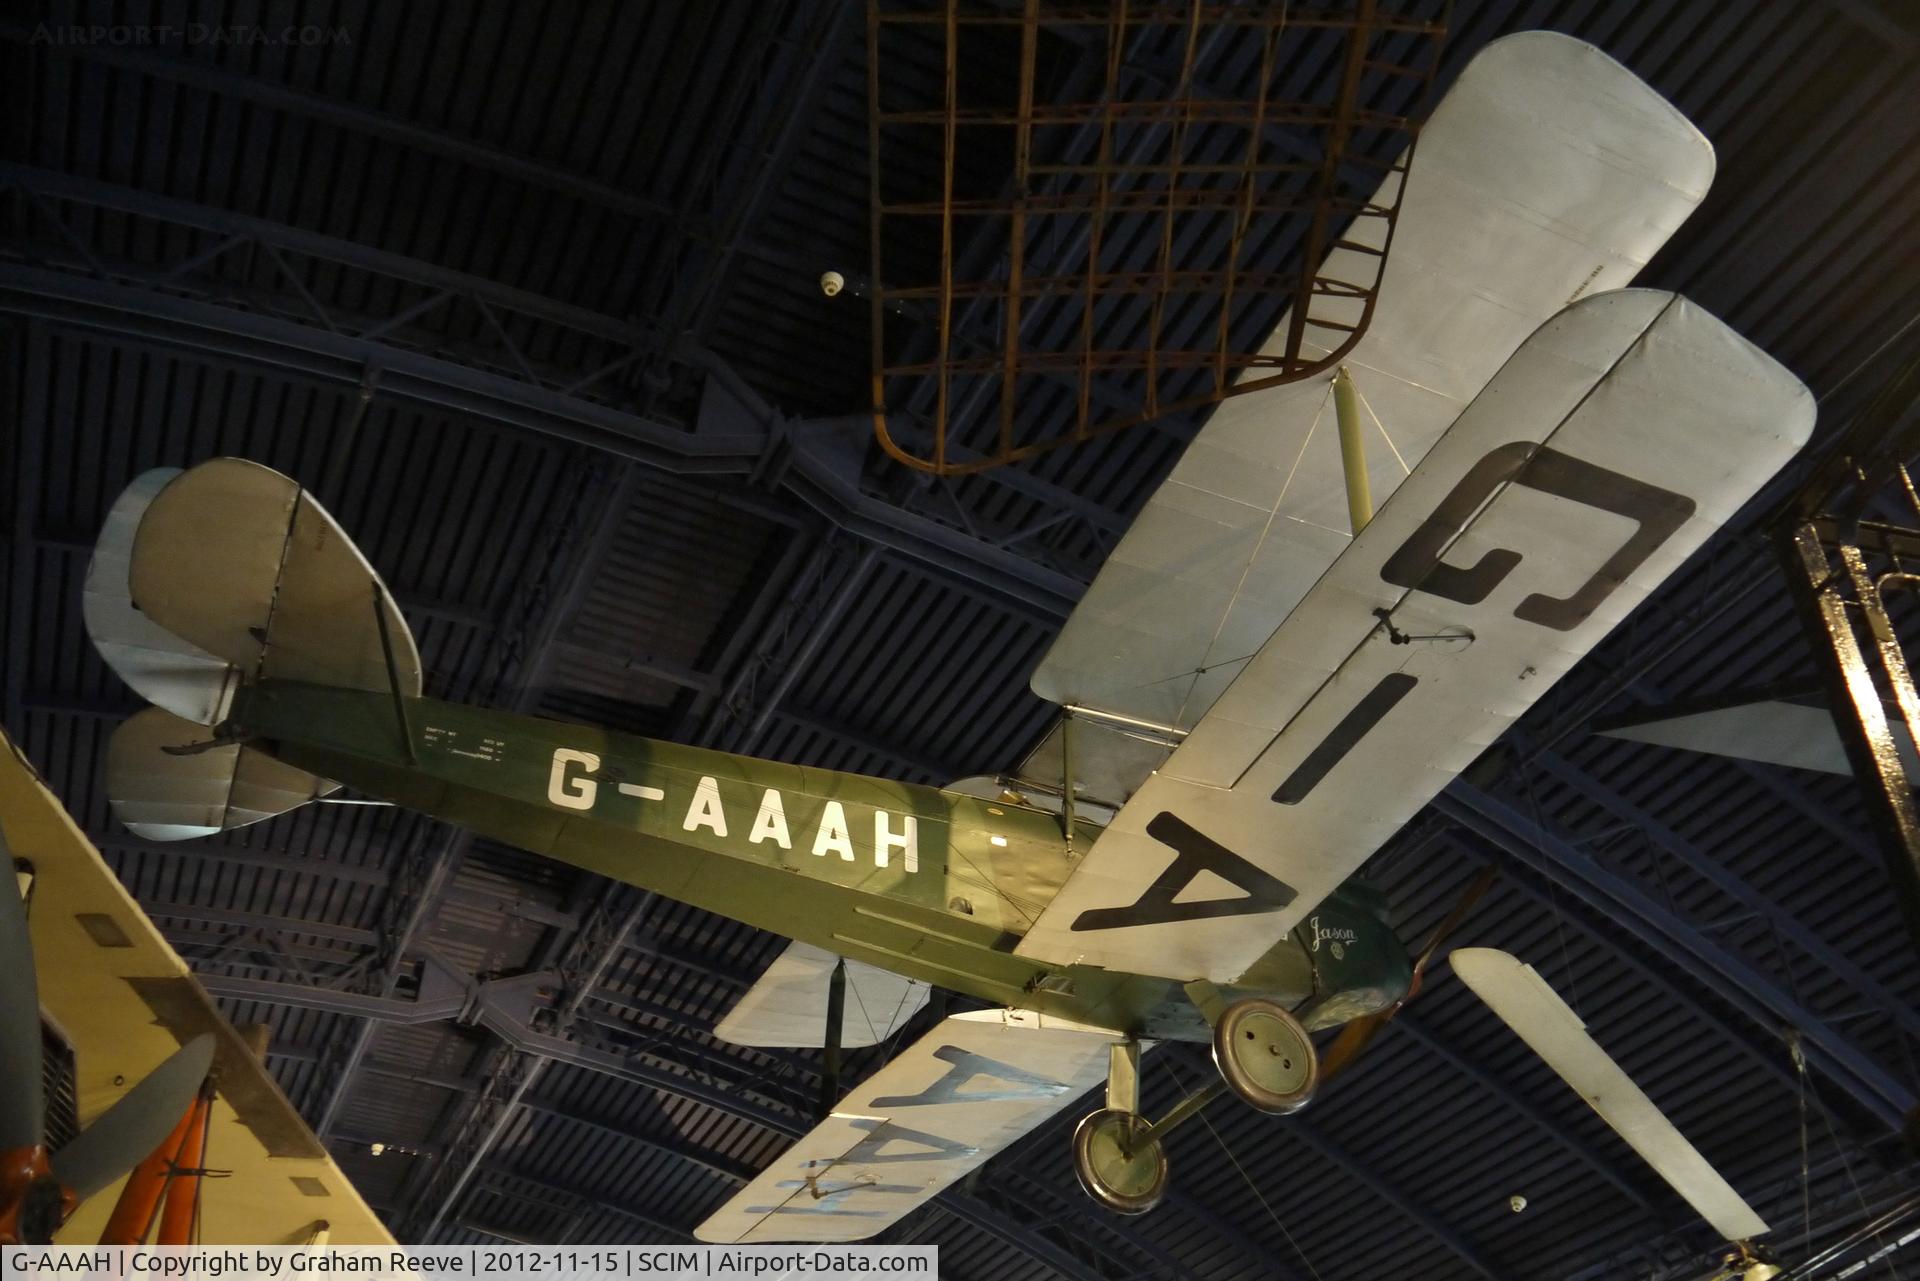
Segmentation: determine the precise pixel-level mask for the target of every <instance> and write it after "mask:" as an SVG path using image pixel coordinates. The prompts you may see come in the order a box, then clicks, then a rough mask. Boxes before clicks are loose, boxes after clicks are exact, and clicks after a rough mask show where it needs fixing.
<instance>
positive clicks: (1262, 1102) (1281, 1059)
mask: <svg viewBox="0 0 1920 1281" xmlns="http://www.w3.org/2000/svg"><path fill="white" fill-rule="evenodd" d="M1255 1055H1259V1056H1261V1057H1259V1058H1253V1057H1251V1056H1255ZM1272 1060H1278V1062H1273V1061H1272ZM1213 1065H1214V1067H1216V1068H1218V1069H1219V1071H1220V1077H1221V1079H1222V1080H1224V1081H1225V1082H1226V1083H1227V1088H1228V1089H1229V1090H1232V1091H1233V1093H1234V1094H1235V1095H1237V1096H1238V1097H1239V1098H1240V1100H1241V1101H1242V1102H1244V1103H1245V1104H1246V1105H1247V1106H1248V1107H1251V1108H1253V1109H1254V1110H1256V1111H1259V1112H1265V1113H1267V1114H1269V1115H1271V1116H1285V1115H1287V1114H1288V1113H1290V1112H1298V1111H1299V1110H1300V1109H1301V1108H1303V1107H1305V1106H1307V1104H1308V1103H1310V1102H1312V1100H1313V1094H1314V1091H1315V1090H1317V1089H1319V1088H1320V1054H1319V1051H1317V1050H1316V1049H1314V1047H1313V1038H1312V1037H1311V1036H1309V1035H1307V1029H1306V1028H1304V1027H1302V1026H1301V1025H1300V1020H1299V1019H1296V1018H1294V1017H1293V1014H1292V1012H1291V1011H1289V1010H1288V1009H1287V1008H1286V1007H1285V1006H1283V1005H1280V1004H1279V1003H1277V1002H1274V1001H1269V1000H1266V999H1265V998H1264V997H1257V996H1256V997H1248V998H1246V999H1244V1000H1240V1001H1235V1002H1234V1003H1233V1004H1232V1005H1229V1006H1228V1007H1227V1008H1226V1009H1224V1010H1222V1011H1221V1012H1220V1018H1219V1021H1218V1022H1216V1023H1215V1024H1214V1025H1213Z"/></svg>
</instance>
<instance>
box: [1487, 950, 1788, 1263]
mask: <svg viewBox="0 0 1920 1281" xmlns="http://www.w3.org/2000/svg"><path fill="white" fill-rule="evenodd" d="M1452 963H1453V972H1454V973H1455V974H1457V975H1459V976H1460V981H1461V982H1462V983H1465V984H1466V985H1467V986H1468V987H1470V988H1472V989H1473V992H1474V995H1476V996H1478V997H1479V998H1480V999H1481V1000H1482V1001H1484V1002H1486V1004H1487V1007H1488V1008H1489V1009H1491V1010H1492V1011H1493V1012H1494V1013H1495V1014H1497V1015H1499V1016H1500V1018H1501V1020H1502V1021H1503V1022H1504V1023H1506V1025H1507V1026H1508V1027H1510V1028H1512V1029H1513V1030H1514V1031H1515V1032H1517V1033H1519V1035H1520V1039H1521V1040H1523V1041H1525V1042H1526V1043H1527V1045H1528V1046H1529V1047H1531V1048H1532V1050H1533V1052H1534V1053H1535V1054H1538V1055H1539V1056H1540V1057H1541V1058H1542V1059H1545V1060H1546V1062H1547V1066H1548V1067H1550V1068H1552V1069H1553V1070H1554V1071H1555V1072H1557V1073H1559V1074H1560V1077H1561V1079H1562V1080H1564V1081H1565V1082H1566V1083H1567V1084H1568V1085H1571V1086H1572V1087H1573V1088H1574V1090H1575V1092H1576V1093H1578V1094H1579V1095H1580V1097H1581V1098H1583V1099H1585V1100H1586V1101H1587V1103H1588V1104H1589V1105H1590V1106H1591V1107H1592V1108H1593V1110H1594V1111H1596V1112H1598V1113H1599V1114H1600V1119H1601V1120H1603V1121H1605V1122H1606V1123H1607V1124H1608V1125H1610V1126H1612V1127H1613V1128H1614V1129H1615V1130H1616V1131H1617V1132H1618V1133H1619V1135H1620V1137H1621V1138H1623V1139H1625V1140H1626V1141H1627V1143H1628V1144H1629V1145H1630V1146H1631V1147H1632V1148H1633V1150H1634V1151H1636V1152H1638V1153H1639V1154H1640V1155H1641V1157H1642V1158H1643V1159H1644V1160H1645V1161H1646V1163H1647V1164H1648V1165H1650V1166H1652V1167H1653V1168H1654V1171H1655V1173H1657V1174H1659V1176H1660V1177H1661V1178H1663V1179H1665V1180H1666V1181H1667V1182H1668V1183H1670V1184H1672V1185H1673V1190H1674V1191H1676V1192H1678V1193H1679V1194H1680V1195H1681V1196H1683V1197H1685V1198H1686V1200H1687V1204H1688V1205H1691V1206H1692V1207H1693V1208H1694V1210H1695V1211H1696V1212H1697V1213H1698V1214H1699V1215H1700V1217H1701V1218H1703V1219H1705V1220H1706V1221H1707V1222H1708V1223H1710V1224H1712V1225H1713V1230H1714V1231H1716V1232H1718V1233H1719V1234H1720V1235H1721V1236H1723V1237H1725V1238H1726V1239H1727V1240H1729V1241H1745V1240H1747V1239H1749V1238H1751V1237H1756V1236H1759V1235H1760V1234H1761V1233H1763V1232H1765V1231H1766V1230H1767V1225H1766V1222H1765V1221H1764V1220H1763V1219H1761V1217H1760V1216H1759V1215H1757V1214H1755V1213H1754V1212H1753V1207H1751V1206H1749V1205H1748V1204H1747V1203H1746V1202H1745V1201H1744V1200H1742V1199H1741V1197H1740V1194H1739V1193H1738V1192H1735V1191H1734V1190H1733V1187H1732V1185H1731V1184H1729V1183H1728V1182H1727V1181H1726V1180H1725V1179H1723V1178H1721V1177H1720V1172H1719V1171H1718V1170H1715V1169H1714V1168H1713V1167H1712V1166H1711V1165H1709V1164H1707V1159H1706V1158H1705V1157H1703V1156H1701V1155H1700V1152H1699V1150H1698V1149H1696V1148H1695V1147H1694V1146H1693V1145H1692V1144H1691V1143H1689V1142H1687V1140H1686V1136H1685V1135H1683V1134H1681V1133H1680V1131H1679V1130H1678V1129H1676V1128H1674V1124H1673V1122H1671V1121H1669V1120H1667V1118H1666V1116H1665V1115H1664V1114H1662V1113H1661V1111H1660V1109H1659V1108H1657V1107H1655V1106H1654V1104H1653V1100H1652V1099H1649V1098H1648V1097H1647V1096H1646V1093H1645V1092H1644V1091H1643V1090H1641V1088H1640V1087H1639V1086H1637V1085H1635V1084H1634V1083H1633V1078H1632V1077H1629V1076H1628V1075H1627V1074H1626V1072H1625V1071H1623V1070H1622V1069H1621V1067H1620V1065H1619V1064H1618V1063H1615V1062H1614V1061H1613V1060H1612V1059H1611V1058H1610V1057H1608V1055H1607V1052H1606V1051H1605V1050H1603V1049H1601V1048H1600V1046H1599V1043H1598V1042H1596V1041H1595V1040H1594V1039H1593V1038H1592V1037H1591V1036H1589V1035H1588V1034H1587V1029H1586V1024H1584V1023H1582V1022H1581V1021H1580V1016H1579V1015H1577V1014H1575V1013H1574V1012H1573V1010H1572V1009H1571V1008H1570V1007H1569V1006H1568V1005H1567V1003H1566V1002H1565V1001H1563V1000H1561V999H1560V996H1559V994H1558V993H1557V992H1555V991H1554V990H1553V989H1552V988H1551V987H1549V986H1548V985H1547V981H1546V980H1545V979H1543V978H1541V977H1540V976H1539V975H1538V974H1536V973H1535V972H1534V970H1533V967H1532V966H1530V965H1526V964H1524V963H1523V962H1521V961H1520V960H1519V959H1518V958H1516V957H1513V956H1509V955H1508V954H1507V953H1505V952H1502V951H1499V950H1497V949H1495V948H1490V947H1463V948H1459V949H1457V950H1456V951H1455V952H1454V953H1453V957H1452Z"/></svg>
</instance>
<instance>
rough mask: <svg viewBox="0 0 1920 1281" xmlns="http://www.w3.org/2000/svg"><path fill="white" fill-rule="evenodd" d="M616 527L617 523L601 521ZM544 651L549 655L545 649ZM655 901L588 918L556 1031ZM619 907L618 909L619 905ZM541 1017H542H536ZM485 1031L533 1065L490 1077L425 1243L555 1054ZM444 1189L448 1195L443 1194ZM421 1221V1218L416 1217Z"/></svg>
mask: <svg viewBox="0 0 1920 1281" xmlns="http://www.w3.org/2000/svg"><path fill="white" fill-rule="evenodd" d="M602 523H603V524H611V523H612V522H602ZM554 616H555V618H556V619H561V618H564V617H571V611H570V610H566V611H556V613H555V615H554ZM541 652H545V651H544V649H543V650H542V651H541ZM654 901H655V900H654V896H653V895H652V894H647V893H639V892H636V891H633V890H632V889H631V888H630V887H621V886H616V887H615V888H614V892H613V893H612V894H611V895H602V896H599V907H598V909H596V910H595V912H594V913H593V914H592V915H591V916H590V917H589V919H588V920H587V922H586V923H584V924H583V925H582V926H581V928H580V929H579V930H577V931H576V932H575V933H574V935H573V937H572V939H571V940H569V942H568V943H567V945H566V946H565V947H564V948H563V949H562V955H561V957H560V958H559V960H558V962H557V964H556V965H555V970H556V972H557V973H558V974H559V975H560V977H561V980H562V982H563V984H564V986H565V991H564V993H563V995H562V997H561V1000H560V1005H559V1008H558V1009H557V1010H556V1011H554V1018H553V1020H552V1022H553V1026H554V1028H555V1029H556V1030H558V1031H560V1032H565V1031H567V1030H568V1029H569V1028H570V1027H571V1025H572V1023H573V1020H574V1016H575V1015H576V1014H578V1013H579V1011H580V1007H581V1005H582V1004H583V1003H584V1002H585V1001H586V999H587V997H588V996H589V995H590V994H591V993H592V991H593V989H594V987H595V986H597V985H598V984H599V982H600V980H601V979H602V978H603V977H605V975H606V972H607V967H608V966H610V965H611V964H612V963H613V960H614V958H615V957H616V956H618V955H619V954H620V951H621V948H622V947H623V946H624V945H625V943H626V940H627V937H628V936H629V935H630V934H632V933H633V931H634V929H635V928H636V927H637V926H638V925H639V923H640V921H641V918H642V917H644V916H645V915H646V913H647V912H648V911H649V910H650V909H651V908H652V907H653V904H654ZM616 904H618V906H616ZM616 916H617V918H618V919H617V920H616V919H615V918H616ZM536 1017H537V1016H536ZM479 1021H480V1023H481V1025H482V1026H484V1027H486V1028H488V1029H489V1030H491V1031H493V1032H495V1033H496V1034H499V1035H501V1036H502V1039H504V1040H506V1041H507V1043H508V1045H509V1046H511V1047H512V1048H513V1051H514V1052H515V1053H516V1054H518V1055H520V1056H523V1057H524V1058H529V1059H531V1060H532V1061H514V1062H508V1063H505V1064H501V1065H497V1066H495V1068H494V1069H493V1071H492V1073H491V1074H490V1077H489V1081H488V1089H489V1090H493V1089H495V1088H496V1087H497V1086H498V1084H499V1083H500V1082H502V1081H510V1082H512V1087H511V1090H510V1091H509V1092H507V1093H506V1094H505V1095H504V1096H502V1097H500V1100H499V1105H498V1108H497V1112H496V1115H495V1116H494V1117H493V1119H492V1121H491V1124H489V1126H488V1127H487V1129H486V1130H485V1132H484V1134H483V1135H482V1137H481V1138H480V1140H479V1141H478V1142H476V1143H474V1144H472V1145H471V1146H470V1147H469V1148H468V1149H467V1150H466V1151H465V1152H464V1153H463V1154H462V1155H461V1157H460V1159H459V1160H457V1161H454V1160H449V1161H443V1162H441V1163H439V1164H438V1165H436V1166H435V1168H434V1177H433V1178H432V1179H431V1180H430V1181H429V1182H428V1183H427V1185H426V1187H425V1188H423V1189H422V1190H421V1193H420V1199H425V1198H430V1197H435V1196H437V1198H438V1199H437V1201H435V1203H434V1207H433V1212H432V1215H431V1217H430V1218H429V1219H428V1220H427V1226H426V1228H425V1229H424V1230H422V1231H421V1232H420V1234H419V1235H420V1236H421V1238H422V1239H425V1238H428V1237H431V1236H432V1235H433V1234H434V1232H435V1231H436V1230H437V1229H438V1228H439V1226H440V1224H441V1222H442V1221H443V1220H444V1219H445V1218H446V1217H447V1215H448V1214H449V1213H451V1212H452V1211H453V1208H454V1206H455V1205H456V1204H458V1202H459V1200H460V1194H461V1192H463V1191H464V1190H465V1189H466V1186H467V1184H468V1182H469V1181H470V1180H471V1179H472V1177H473V1175H474V1173H475V1172H476V1171H478V1170H479V1169H480V1167H481V1165H482V1164H483V1163H484V1162H485V1161H486V1159H487V1155H488V1153H490V1152H491V1151H492V1150H493V1148H494V1145H495V1144H497V1143H498V1142H499V1141H500V1137H501V1135H502V1134H504V1133H505V1132H506V1128H507V1125H508V1123H509V1122H510V1121H511V1120H512V1117H513V1114H514V1112H515V1111H516V1110H517V1109H518V1108H519V1106H520V1103H521V1100H523V1099H524V1098H525V1097H526V1094H527V1091H528V1090H530V1089H532V1088H533V1086H534V1085H535V1084H536V1083H537V1082H538V1081H539V1080H540V1077H541V1074H542V1073H543V1072H544V1071H545V1070H546V1066H547V1063H548V1062H549V1061H550V1060H552V1059H553V1058H554V1057H555V1055H554V1054H553V1053H552V1052H547V1053H541V1052H540V1051H539V1050H537V1049H534V1048H531V1047H527V1046H525V1045H524V1043H523V1042H521V1041H519V1040H517V1039H516V1035H522V1034H530V1033H531V1029H524V1030H523V1029H522V1028H520V1026H519V1025H516V1024H507V1025H505V1028H504V1030H503V1027H502V1025H500V1024H496V1022H495V1021H494V1020H493V1019H492V1018H491V1017H490V1016H489V1015H488V1014H487V1013H486V1012H485V1011H484V1009H483V1012H482V1014H481V1017H480V1020H479ZM443 1189H444V1190H443ZM412 1217H413V1218H415V1219H417V1218H418V1217H419V1215H418V1213H417V1212H415V1213H413V1214H412Z"/></svg>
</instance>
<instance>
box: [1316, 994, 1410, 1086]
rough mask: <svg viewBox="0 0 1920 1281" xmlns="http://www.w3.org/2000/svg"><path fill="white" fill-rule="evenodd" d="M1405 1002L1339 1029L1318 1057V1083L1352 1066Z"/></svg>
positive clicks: (1366, 1015)
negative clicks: (1337, 1033)
mask: <svg viewBox="0 0 1920 1281" xmlns="http://www.w3.org/2000/svg"><path fill="white" fill-rule="evenodd" d="M1404 1004H1405V1001H1404V1000H1402V1001H1396V1002H1394V1003H1393V1004H1392V1005H1389V1006H1388V1007H1387V1008H1386V1009H1384V1010H1381V1011H1380V1012H1379V1013H1378V1014H1363V1015H1361V1016H1360V1017H1359V1018H1357V1019H1353V1020H1351V1021H1349V1022H1348V1024H1347V1025H1346V1026H1345V1027H1343V1028H1341V1029H1340V1035H1339V1036H1336V1037H1334V1038H1333V1044H1332V1045H1329V1046H1328V1047H1327V1050H1326V1053H1324V1054H1322V1055H1321V1056H1320V1083H1321V1084H1322V1085H1324V1084H1326V1083H1327V1082H1328V1081H1330V1080H1332V1079H1333V1078H1334V1077H1336V1076H1338V1075H1340V1073H1342V1072H1344V1071H1346V1070H1347V1069H1348V1068H1349V1067H1351V1066H1353V1061H1354V1060H1355V1059H1357V1058H1359V1057H1360V1051H1362V1050H1364V1049H1366V1048H1367V1046H1368V1045H1369V1044H1371V1043H1372V1041H1373V1038H1374V1037H1376V1036H1378V1035H1380V1029H1381V1028H1383V1027H1385V1026H1386V1025H1387V1024H1389V1023H1391V1022H1392V1021H1393V1016H1394V1015H1396V1014H1398V1013H1399V1012H1400V1007H1401V1006H1402V1005H1404Z"/></svg>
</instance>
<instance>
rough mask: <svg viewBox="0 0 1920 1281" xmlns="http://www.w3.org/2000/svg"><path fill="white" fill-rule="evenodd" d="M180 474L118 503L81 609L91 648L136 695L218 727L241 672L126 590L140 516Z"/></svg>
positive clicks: (174, 471)
mask: <svg viewBox="0 0 1920 1281" xmlns="http://www.w3.org/2000/svg"><path fill="white" fill-rule="evenodd" d="M178 475H180V469H179V468H177V467H156V468H154V469H153V470H152V471H149V472H143V473H142V474H141V475H139V476H138V477H136V478H135V479H134V481H133V483H132V484H130V485H128V486H127V487H126V489H125V490H123V491H121V494H120V497H119V498H117V499H115V500H114V504H113V508H112V510H110V511H109V512H108V513H107V520H106V524H105V525H104V526H103V527H102V528H101V530H100V539H99V541H98V542H97V543H95V544H94V548H93V560H92V561H91V562H90V563H89V564H88V565H87V583H86V588H85V590H84V591H83V592H82V594H81V597H80V612H81V615H82V616H83V617H84V618H85V619H86V624H87V635H88V636H89V637H91V638H92V639H93V647H94V648H95V649H96V650H98V651H99V652H100V657H101V658H102V659H103V660H105V662H106V664H107V666H108V667H111V668H112V669H113V670H114V672H115V673H116V674H117V675H118V676H119V677H120V679H121V680H123V681H125V682H126V683H127V685H128V687H129V688H131V689H132V690H133V692H134V693H136V694H138V695H140V697H142V698H144V699H146V700H147V701H148V702H149V703H152V704H154V705H155V706H156V707H164V708H166V709H167V710H168V711H169V712H172V713H173V714H174V715H175V716H184V717H185V718H186V719H188V720H190V721H195V722H197V723H199V724H201V725H216V724H218V723H219V722H220V721H222V720H225V719H226V715H227V707H228V705H229V704H230V703H231V702H232V701H233V691H234V688H235V686H236V685H237V684H238V683H239V681H238V678H239V673H238V672H236V671H235V670H234V667H233V664H231V663H229V662H228V661H227V660H226V659H224V658H218V657H216V656H214V655H212V654H209V653H208V652H207V651H206V650H204V649H201V648H200V647H199V646H198V645H195V644H193V643H192V642H190V641H187V640H183V639H182V638H180V637H179V636H176V635H174V634H173V633H172V632H170V631H168V630H167V629H166V628H164V627H162V626H160V625H159V624H158V623H156V622H154V621H153V619H151V618H149V617H148V616H147V615H146V614H144V613H142V612H141V611H140V610H139V609H137V608H136V607H135V606H134V603H133V596H132V593H131V592H130V590H129V589H128V586H127V575H128V573H129V571H130V569H131V567H132V563H133V540H134V534H135V532H136V531H137V530H138V529H139V528H140V521H141V518H142V517H144V516H145V515H146V514H147V508H148V506H149V505H151V504H152V502H153V500H154V497H155V496H156V495H157V494H159V492H160V491H161V490H162V489H164V488H165V487H166V486H167V485H168V484H169V483H170V482H171V481H172V480H173V478H174V477H176V476H178Z"/></svg>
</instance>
